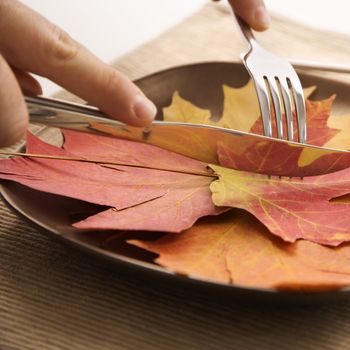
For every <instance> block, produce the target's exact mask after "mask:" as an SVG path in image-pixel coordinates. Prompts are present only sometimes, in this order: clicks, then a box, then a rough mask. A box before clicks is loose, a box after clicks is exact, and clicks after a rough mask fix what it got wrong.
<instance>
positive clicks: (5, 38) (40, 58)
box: [0, 0, 156, 147]
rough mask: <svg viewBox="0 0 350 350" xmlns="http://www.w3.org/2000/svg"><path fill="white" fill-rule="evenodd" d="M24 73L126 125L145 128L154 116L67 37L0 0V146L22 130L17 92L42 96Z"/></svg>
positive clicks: (133, 90) (139, 96) (117, 76)
mask: <svg viewBox="0 0 350 350" xmlns="http://www.w3.org/2000/svg"><path fill="white" fill-rule="evenodd" d="M29 73H34V74H38V75H40V76H43V77H46V78H48V79H50V80H52V81H54V82H55V83H57V84H59V85H61V86H63V87H64V88H66V89H67V90H69V91H71V92H72V93H74V94H76V95H78V96H80V97H81V98H83V99H85V100H86V101H88V102H89V103H91V104H93V105H95V106H97V107H99V108H100V109H101V110H102V111H104V112H105V113H106V114H108V115H109V116H110V117H111V118H114V119H118V120H120V121H122V122H125V123H128V124H131V125H135V126H147V125H148V124H149V123H150V122H151V121H152V120H153V118H154V116H155V114H156V107H155V106H154V104H153V103H152V102H151V101H150V100H148V99H147V98H146V97H145V96H144V94H143V93H142V92H141V91H140V89H139V88H137V87H136V86H135V85H134V84H133V83H132V82H131V81H129V79H128V78H126V77H125V76H124V75H123V74H121V73H120V72H118V71H116V70H115V69H113V68H111V67H110V66H108V65H106V64H104V63H103V62H102V61H101V60H99V59H98V58H97V57H96V56H94V55H93V54H92V53H91V52H89V51H88V50H87V49H86V48H85V47H83V46H82V45H80V44H79V43H77V42H76V41H75V40H73V39H72V38H71V37H70V36H69V35H68V34H67V33H65V32H64V31H62V30H61V29H59V28H58V27H56V26H55V25H53V24H52V23H50V22H49V21H48V20H46V19H45V18H44V17H42V16H41V15H39V14H38V13H36V12H35V11H33V10H31V9H30V8H28V7H26V6H25V5H23V4H21V3H20V2H18V1H17V0H0V147H1V146H8V145H11V144H13V143H15V142H16V141H18V140H19V139H20V138H21V137H22V136H23V134H24V132H25V130H26V128H27V124H28V112H27V108H26V105H25V102H24V99H23V95H22V91H24V92H27V93H31V94H41V93H42V91H41V87H40V85H39V83H38V82H37V81H36V80H35V79H34V78H33V77H32V76H31V75H30V74H29ZM21 90H22V91H21Z"/></svg>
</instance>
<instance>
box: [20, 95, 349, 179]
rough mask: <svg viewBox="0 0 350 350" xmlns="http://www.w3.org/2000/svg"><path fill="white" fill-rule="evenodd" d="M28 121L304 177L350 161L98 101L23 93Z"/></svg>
mask: <svg viewBox="0 0 350 350" xmlns="http://www.w3.org/2000/svg"><path fill="white" fill-rule="evenodd" d="M25 100H26V103H27V106H28V110H29V115H30V122H32V123H39V124H44V125H47V126H53V127H58V128H63V129H72V130H77V131H81V132H87V133H94V134H101V135H104V136H112V137H118V138H123V139H127V140H132V141H138V142H144V143H147V144H151V145H155V146H158V147H161V148H164V149H167V150H170V151H173V152H176V153H179V154H182V155H185V156H188V157H191V158H194V159H198V160H200V161H203V162H206V163H208V164H218V165H222V166H226V167H230V168H234V169H238V170H243V171H250V172H255V173H261V174H267V175H277V176H288V177H305V176H314V175H323V174H327V173H331V172H335V171H339V170H342V169H345V168H348V167H349V166H350V152H349V151H346V150H336V149H328V148H323V147H317V146H312V145H307V144H300V143H296V142H291V141H287V140H280V139H275V138H270V137H265V136H262V135H256V134H252V133H246V132H241V131H238V130H231V129H225V128H221V127H216V126H209V125H201V124H190V123H177V122H167V121H162V120H155V121H154V122H153V123H152V125H151V126H150V128H149V129H148V130H145V129H141V128H137V127H132V126H129V125H126V124H123V123H120V122H118V121H115V120H111V119H108V118H107V116H106V115H105V114H104V113H103V112H101V111H100V110H98V109H97V108H96V107H92V106H87V105H82V104H77V103H71V102H68V101H62V100H58V99H52V98H46V97H39V96H36V97H25Z"/></svg>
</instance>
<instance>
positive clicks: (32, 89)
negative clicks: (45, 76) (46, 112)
mask: <svg viewBox="0 0 350 350" xmlns="http://www.w3.org/2000/svg"><path fill="white" fill-rule="evenodd" d="M11 69H12V72H13V74H14V75H15V77H16V79H17V82H18V84H19V86H20V88H21V90H22V92H23V93H24V94H28V95H42V93H43V90H42V88H41V86H40V84H39V82H38V81H37V80H36V79H35V78H33V77H32V76H31V75H30V74H29V73H27V72H23V71H22V70H20V69H18V68H15V67H11Z"/></svg>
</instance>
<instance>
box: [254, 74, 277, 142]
mask: <svg viewBox="0 0 350 350" xmlns="http://www.w3.org/2000/svg"><path fill="white" fill-rule="evenodd" d="M251 77H252V79H253V81H254V84H255V89H256V93H257V95H258V100H259V107H260V112H261V118H262V122H263V129H264V135H265V136H268V137H272V125H271V117H270V116H271V103H270V96H269V93H268V91H267V88H266V83H265V79H264V78H256V77H254V75H252V74H251Z"/></svg>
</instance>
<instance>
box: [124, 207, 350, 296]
mask: <svg viewBox="0 0 350 350" xmlns="http://www.w3.org/2000/svg"><path fill="white" fill-rule="evenodd" d="M128 243H129V244H132V245H135V246H137V247H140V248H143V249H146V250H148V251H151V252H153V253H156V254H159V257H157V258H156V259H155V262H156V263H158V264H160V265H162V266H165V267H166V268H168V269H171V270H173V271H175V272H177V273H179V274H184V275H187V276H189V277H195V278H200V279H206V280H213V281H216V282H221V283H233V284H235V285H237V286H243V287H252V288H277V289H283V290H297V291H305V290H307V291H320V290H331V289H339V288H342V287H344V286H347V285H349V283H350V245H349V244H347V245H343V246H342V247H337V248H334V247H325V246H321V245H319V244H315V243H312V242H308V241H305V240H300V241H298V242H296V243H293V244H291V243H286V242H283V241H281V240H280V239H279V238H277V237H274V236H273V235H271V234H270V233H269V232H268V231H267V230H266V228H265V227H264V226H263V225H261V224H260V223H259V222H258V221H257V220H256V219H255V218H254V217H252V216H251V215H250V214H248V213H246V212H244V211H241V210H233V211H230V212H228V213H226V214H223V215H221V216H220V217H212V218H205V219H201V220H200V221H198V222H197V223H196V224H195V225H194V226H193V227H191V228H190V229H188V230H186V231H185V232H183V233H181V234H179V235H169V234H166V235H164V236H163V237H162V238H160V239H158V240H156V241H140V240H129V241H128Z"/></svg>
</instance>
